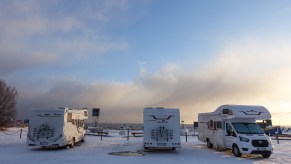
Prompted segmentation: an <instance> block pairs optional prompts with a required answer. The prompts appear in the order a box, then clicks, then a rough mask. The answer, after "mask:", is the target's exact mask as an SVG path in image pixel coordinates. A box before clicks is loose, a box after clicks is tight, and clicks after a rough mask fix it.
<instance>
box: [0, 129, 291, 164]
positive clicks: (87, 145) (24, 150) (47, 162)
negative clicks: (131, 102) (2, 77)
mask: <svg viewBox="0 0 291 164" xmlns="http://www.w3.org/2000/svg"><path fill="white" fill-rule="evenodd" d="M18 131H19V129H17V128H11V129H9V130H8V131H6V132H5V133H6V134H4V133H3V132H0V164H18V163H19V164H52V163H54V164H59V163H61V164H80V163H83V164H91V163H92V164H93V163H94V164H97V163H120V164H149V163H150V164H155V163H158V164H176V163H179V164H183V163H201V164H203V163H205V164H208V163H223V164H233V163H264V164H266V163H291V154H290V151H291V140H289V141H288V140H285V141H280V144H277V141H273V146H274V154H272V155H271V157H270V158H268V159H265V158H262V157H261V156H260V155H247V156H246V155H244V156H243V157H242V158H236V157H234V156H233V155H232V154H231V151H230V150H224V151H217V150H213V149H212V150H210V149H208V148H207V147H206V144H205V143H203V142H200V141H198V139H197V137H194V136H188V142H186V141H185V136H182V137H181V139H182V148H181V149H177V150H176V151H152V152H144V151H143V148H142V140H143V138H142V137H136V138H135V137H130V139H129V141H127V139H126V138H125V137H124V136H120V135H119V133H118V131H109V132H110V133H109V135H110V137H103V140H102V141H101V139H100V137H99V136H86V140H85V142H84V143H82V144H81V145H79V146H76V147H74V148H72V149H50V150H46V149H39V148H34V147H28V146H26V145H25V141H26V131H27V129H24V130H23V133H22V138H21V139H19V134H20V133H19V132H18ZM13 133H15V134H13ZM8 134H12V135H8ZM120 151H133V152H142V153H143V155H141V156H116V155H109V154H108V153H111V152H120Z"/></svg>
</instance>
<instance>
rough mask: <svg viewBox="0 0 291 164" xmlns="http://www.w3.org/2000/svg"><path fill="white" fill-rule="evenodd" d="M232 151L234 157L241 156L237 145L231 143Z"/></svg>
mask: <svg viewBox="0 0 291 164" xmlns="http://www.w3.org/2000/svg"><path fill="white" fill-rule="evenodd" d="M232 153H233V155H234V156H236V157H241V155H242V154H241V153H240V151H239V148H238V147H237V145H233V146H232Z"/></svg>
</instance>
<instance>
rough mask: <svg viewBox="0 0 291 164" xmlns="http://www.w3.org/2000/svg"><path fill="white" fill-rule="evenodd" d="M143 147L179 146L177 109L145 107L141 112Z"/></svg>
mask: <svg viewBox="0 0 291 164" xmlns="http://www.w3.org/2000/svg"><path fill="white" fill-rule="evenodd" d="M143 120H144V124H143V125H144V134H143V146H144V149H149V148H150V149H172V150H175V149H176V148H180V147H181V138H180V111H179V109H177V108H176V109H169V108H168V109H165V108H145V109H144V112H143Z"/></svg>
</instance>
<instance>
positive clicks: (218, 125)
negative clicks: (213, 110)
mask: <svg viewBox="0 0 291 164" xmlns="http://www.w3.org/2000/svg"><path fill="white" fill-rule="evenodd" d="M216 128H217V129H221V128H222V123H221V122H219V121H217V122H216Z"/></svg>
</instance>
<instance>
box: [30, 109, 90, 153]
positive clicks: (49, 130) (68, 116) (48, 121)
mask: <svg viewBox="0 0 291 164" xmlns="http://www.w3.org/2000/svg"><path fill="white" fill-rule="evenodd" d="M87 118H88V111H87V109H72V108H67V107H65V108H57V109H48V110H41V109H39V110H32V111H31V112H30V121H29V129H28V133H27V140H26V145H28V146H40V147H67V146H69V147H71V148H72V147H74V145H75V143H77V142H80V141H84V134H85V130H84V121H85V119H87Z"/></svg>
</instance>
